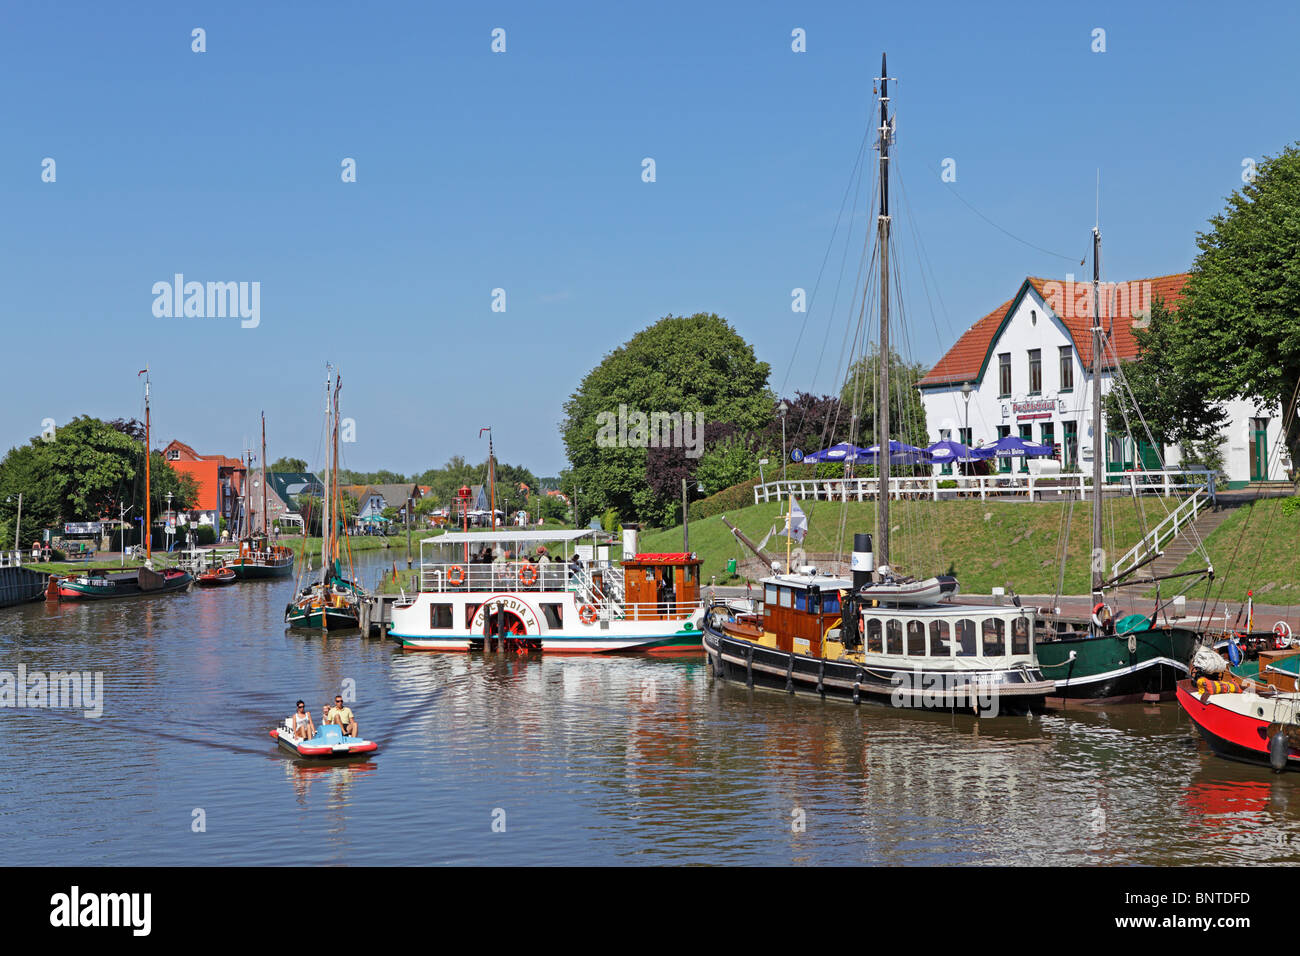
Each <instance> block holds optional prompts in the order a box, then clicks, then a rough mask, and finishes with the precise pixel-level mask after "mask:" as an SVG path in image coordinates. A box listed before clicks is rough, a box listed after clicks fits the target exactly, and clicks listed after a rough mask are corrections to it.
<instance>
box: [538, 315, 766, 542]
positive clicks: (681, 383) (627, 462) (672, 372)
mask: <svg viewBox="0 0 1300 956" xmlns="http://www.w3.org/2000/svg"><path fill="white" fill-rule="evenodd" d="M769 373H770V367H769V366H768V364H767V363H766V362H760V361H758V359H757V358H756V357H755V356H754V350H753V347H752V346H751V345H750V344H749V343H748V342H746V341H745V340H744V339H743V338H741V337H740V336H739V335H738V334H737V333H736V331H735V330H734V329H733V328H732V327H731V326H730V325H729V324H728V323H727V322H726V321H725V320H723V319H722V318H720V317H718V316H717V315H713V314H706V313H699V314H696V315H692V316H672V315H670V316H666V317H665V318H663V319H661V320H660V321H658V322H656V323H655V324H654V325H652V326H650V327H649V328H646V329H643V330H642V331H640V332H638V333H637V334H636V335H634V336H632V338H631V339H629V340H628V341H627V342H625V343H624V344H623V345H622V346H620V347H619V348H617V349H615V350H614V351H613V352H611V353H610V354H609V355H607V356H605V358H604V360H602V361H601V363H600V364H599V365H597V366H596V367H595V368H594V369H592V370H591V371H590V372H588V373H587V375H586V376H585V377H584V378H583V380H582V383H581V384H580V385H579V386H578V389H577V390H576V391H575V392H574V393H573V394H572V395H571V396H570V398H569V400H568V401H567V402H566V403H565V406H564V413H565V419H564V421H563V422H562V423H561V426H560V429H561V434H562V436H563V438H564V445H565V450H566V452H567V454H568V458H569V462H570V464H571V466H572V467H571V469H570V472H569V474H568V476H567V484H565V483H564V482H565V476H564V475H562V476H561V479H562V487H563V488H564V490H565V492H566V493H569V494H570V496H571V497H572V494H571V489H572V488H573V487H574V486H577V487H580V488H582V493H581V494H580V495H579V496H578V508H579V511H580V513H581V515H583V516H585V515H590V514H592V513H593V512H594V513H601V512H604V511H606V510H608V509H611V508H612V509H614V510H615V511H616V512H617V513H618V514H619V515H621V516H626V517H633V516H635V517H637V518H639V519H641V520H651V519H662V516H663V515H664V513H665V512H666V510H668V509H669V508H671V502H670V501H669V500H668V497H666V496H665V495H664V493H663V492H661V491H658V490H656V489H654V488H652V487H651V486H650V485H649V484H648V483H647V481H646V450H647V449H646V448H645V447H636V446H635V445H634V446H631V447H629V446H627V445H624V446H623V447H618V444H617V443H614V444H613V446H612V447H611V442H609V441H608V440H606V439H605V438H602V440H601V441H600V442H599V443H598V441H597V437H598V435H600V434H602V429H604V432H603V434H604V435H605V436H608V435H609V433H610V428H609V426H610V425H611V422H612V421H613V420H614V419H615V418H616V417H617V416H618V414H619V410H620V406H624V407H625V409H626V411H627V412H628V413H629V414H631V413H641V414H645V415H650V414H655V413H658V414H674V413H675V414H680V415H682V416H683V417H684V416H686V415H692V416H693V415H694V414H695V413H703V416H704V420H705V421H706V422H710V423H714V422H717V423H726V424H731V425H735V426H737V427H738V428H740V429H743V430H749V431H752V430H757V429H759V428H761V427H763V426H765V425H766V424H767V420H768V417H769V416H770V415H771V409H772V394H771V392H770V391H769V390H768V388H767V379H768V375H769ZM693 421H694V419H692V422H693ZM701 437H702V436H701ZM683 451H684V450H683Z"/></svg>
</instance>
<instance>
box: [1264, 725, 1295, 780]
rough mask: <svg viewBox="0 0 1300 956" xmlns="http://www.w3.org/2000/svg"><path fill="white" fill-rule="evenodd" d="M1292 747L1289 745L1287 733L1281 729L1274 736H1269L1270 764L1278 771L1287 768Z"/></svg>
mask: <svg viewBox="0 0 1300 956" xmlns="http://www.w3.org/2000/svg"><path fill="white" fill-rule="evenodd" d="M1290 749H1291V748H1290V747H1288V746H1287V742H1286V734H1285V733H1284V732H1283V731H1281V730H1279V731H1278V732H1277V733H1275V734H1274V735H1273V736H1272V737H1270V738H1268V765H1269V766H1270V767H1272V768H1273V769H1274V770H1275V771H1276V772H1277V773H1281V772H1282V771H1283V770H1285V769H1286V758H1287V752H1288V751H1289V750H1290Z"/></svg>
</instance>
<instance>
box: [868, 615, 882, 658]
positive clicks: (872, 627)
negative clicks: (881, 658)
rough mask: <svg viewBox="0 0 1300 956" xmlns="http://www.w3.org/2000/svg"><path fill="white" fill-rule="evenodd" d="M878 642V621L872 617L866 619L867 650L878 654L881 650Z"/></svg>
mask: <svg viewBox="0 0 1300 956" xmlns="http://www.w3.org/2000/svg"><path fill="white" fill-rule="evenodd" d="M881 649H882V648H881V643H880V621H879V620H878V619H877V618H874V617H873V618H872V619H871V620H869V621H867V652H868V653H870V654H879V653H880V652H881Z"/></svg>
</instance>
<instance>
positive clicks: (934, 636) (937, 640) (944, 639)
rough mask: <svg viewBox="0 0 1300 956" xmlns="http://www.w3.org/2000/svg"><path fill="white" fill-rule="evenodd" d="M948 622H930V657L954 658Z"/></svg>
mask: <svg viewBox="0 0 1300 956" xmlns="http://www.w3.org/2000/svg"><path fill="white" fill-rule="evenodd" d="M948 635H949V628H948V622H947V621H931V622H930V656H931V657H952V644H951V643H950V638H949V636H948Z"/></svg>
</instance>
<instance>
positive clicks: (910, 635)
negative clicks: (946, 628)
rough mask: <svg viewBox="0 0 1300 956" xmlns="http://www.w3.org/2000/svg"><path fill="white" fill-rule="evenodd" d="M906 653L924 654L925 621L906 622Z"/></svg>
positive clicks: (916, 655) (917, 655) (912, 654)
mask: <svg viewBox="0 0 1300 956" xmlns="http://www.w3.org/2000/svg"><path fill="white" fill-rule="evenodd" d="M907 653H908V654H909V655H910V656H912V657H924V656H925V622H924V621H908V622H907Z"/></svg>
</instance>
